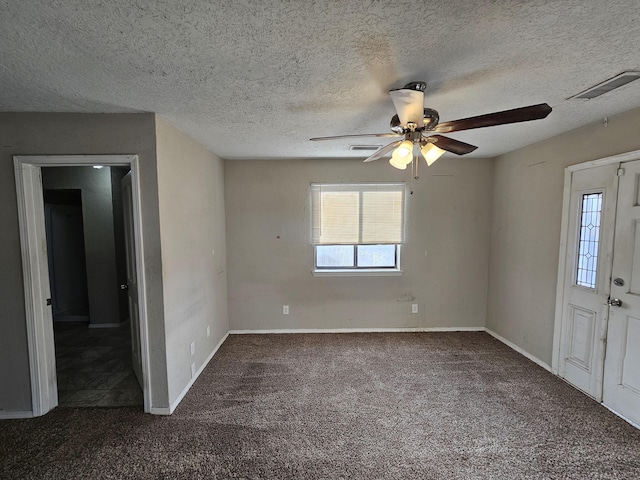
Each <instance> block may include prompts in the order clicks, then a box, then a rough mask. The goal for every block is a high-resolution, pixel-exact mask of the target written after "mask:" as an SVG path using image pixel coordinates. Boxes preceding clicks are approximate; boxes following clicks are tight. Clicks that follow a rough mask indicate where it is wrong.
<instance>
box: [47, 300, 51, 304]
mask: <svg viewBox="0 0 640 480" xmlns="http://www.w3.org/2000/svg"><path fill="white" fill-rule="evenodd" d="M49 305H51V299H50V298H47V306H49Z"/></svg>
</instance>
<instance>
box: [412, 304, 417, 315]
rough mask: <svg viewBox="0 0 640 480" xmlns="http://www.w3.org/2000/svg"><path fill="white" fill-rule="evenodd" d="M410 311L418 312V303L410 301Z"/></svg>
mask: <svg viewBox="0 0 640 480" xmlns="http://www.w3.org/2000/svg"><path fill="white" fill-rule="evenodd" d="M411 313H418V304H417V303H412V304H411Z"/></svg>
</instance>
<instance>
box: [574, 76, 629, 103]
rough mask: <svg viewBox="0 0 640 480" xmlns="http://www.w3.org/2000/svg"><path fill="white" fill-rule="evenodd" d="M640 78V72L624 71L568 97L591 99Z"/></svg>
mask: <svg viewBox="0 0 640 480" xmlns="http://www.w3.org/2000/svg"><path fill="white" fill-rule="evenodd" d="M638 78H640V72H622V73H621V74H619V75H616V76H615V77H613V78H610V79H609V80H605V81H604V82H602V83H599V84H598V85H595V86H593V87H591V88H588V89H586V90H584V91H583V92H580V93H578V94H576V95H574V96H572V97H569V98H567V100H571V99H573V98H586V99H587V100H590V99H592V98H596V97H599V96H600V95H604V94H605V93H608V92H610V91H611V90H615V89H616V88H619V87H622V86H623V85H626V84H627V83H630V82H633V81H634V80H637V79H638Z"/></svg>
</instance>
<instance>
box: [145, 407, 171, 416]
mask: <svg viewBox="0 0 640 480" xmlns="http://www.w3.org/2000/svg"><path fill="white" fill-rule="evenodd" d="M149 413H150V414H151V415H171V409H170V408H169V407H163V408H155V407H151V409H150V410H149Z"/></svg>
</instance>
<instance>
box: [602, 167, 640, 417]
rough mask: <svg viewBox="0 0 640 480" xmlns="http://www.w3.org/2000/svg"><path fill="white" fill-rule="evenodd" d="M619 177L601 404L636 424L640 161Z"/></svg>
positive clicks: (639, 397)
mask: <svg viewBox="0 0 640 480" xmlns="http://www.w3.org/2000/svg"><path fill="white" fill-rule="evenodd" d="M619 178H620V186H619V190H618V207H617V214H616V229H615V245H614V255H613V271H612V284H611V299H610V300H609V303H610V305H611V307H610V314H609V328H608V333H607V351H606V359H605V368H604V388H603V403H604V404H605V405H606V406H607V407H609V408H611V409H612V410H614V411H615V412H616V413H618V414H620V415H621V416H623V417H625V418H626V419H628V420H630V421H631V422H633V423H635V424H636V425H640V160H637V161H634V162H628V163H623V164H621V170H620V177H619Z"/></svg>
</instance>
